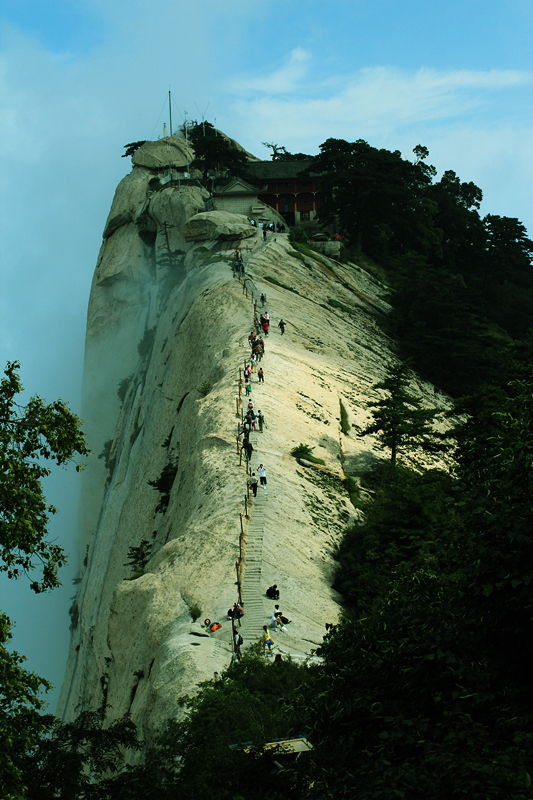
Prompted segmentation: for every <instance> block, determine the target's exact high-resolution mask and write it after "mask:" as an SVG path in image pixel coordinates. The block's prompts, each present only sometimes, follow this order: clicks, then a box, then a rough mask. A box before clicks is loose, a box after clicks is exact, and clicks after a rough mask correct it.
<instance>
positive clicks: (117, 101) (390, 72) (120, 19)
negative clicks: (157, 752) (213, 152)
mask: <svg viewBox="0 0 533 800" xmlns="http://www.w3.org/2000/svg"><path fill="white" fill-rule="evenodd" d="M0 33H1V51H0V59H1V60H0V65H1V67H0V68H1V75H2V78H1V83H0V91H1V93H2V103H1V112H0V115H1V116H0V125H1V128H2V148H1V150H0V192H1V194H0V202H1V209H0V210H1V223H0V224H1V228H0V248H1V251H0V255H1V259H2V266H1V293H0V356H1V360H2V362H5V361H6V360H14V359H19V360H20V361H21V362H22V375H23V379H24V383H25V385H26V388H27V390H28V393H29V394H35V393H38V394H40V395H41V396H43V397H45V398H47V399H49V400H52V399H54V398H55V397H59V396H61V397H62V398H63V399H65V400H67V401H68V402H70V404H71V406H72V408H73V409H74V410H79V395H80V382H81V371H82V365H83V342H84V332H85V315H86V309H87V301H88V296H89V290H90V284H91V278H92V273H93V270H94V266H95V263H96V257H97V254H98V250H99V247H100V243H101V233H102V230H103V226H104V223H105V219H106V216H107V213H108V211H109V207H110V205H111V201H112V198H113V193H114V190H115V187H116V185H117V183H118V182H119V180H120V179H121V178H122V177H123V176H124V174H125V173H126V172H128V171H129V169H130V165H129V160H128V161H127V160H126V159H121V158H120V156H121V154H122V152H123V149H122V148H123V145H124V144H126V143H127V142H131V141H136V140H138V139H146V138H157V137H158V136H161V135H162V133H163V122H164V121H166V122H167V123H168V113H167V111H166V107H165V100H166V97H167V92H168V90H169V88H171V90H172V93H173V98H174V104H175V105H174V111H173V122H174V125H175V124H176V123H179V122H181V116H180V114H183V112H184V111H185V110H187V112H188V116H189V118H191V117H193V118H194V117H196V118H199V117H200V112H203V111H204V109H205V108H206V106H207V105H208V104H209V109H208V113H207V118H208V119H209V120H210V121H214V119H215V118H216V125H217V127H219V128H221V129H222V130H224V131H225V132H226V133H227V134H228V135H230V136H232V137H233V138H235V139H237V140H238V141H239V142H240V143H241V144H242V145H244V146H245V147H246V148H247V149H248V150H249V151H251V152H253V153H254V154H256V155H258V156H261V157H265V158H266V157H268V154H267V151H266V150H265V148H263V147H262V144H261V142H262V141H274V142H277V143H278V144H282V145H284V146H285V147H287V148H288V149H289V150H291V151H293V152H299V151H303V152H308V153H316V152H318V147H319V145H320V143H321V142H323V141H324V140H325V139H326V138H328V137H330V136H332V137H336V138H344V139H348V140H350V141H353V140H355V139H359V138H362V139H366V140H367V141H368V142H369V143H370V144H371V145H374V146H378V147H387V148H389V149H391V150H396V149H398V150H400V151H401V152H402V154H403V155H404V157H410V156H411V151H412V149H413V147H414V146H415V145H417V144H418V143H420V144H423V145H425V146H427V147H428V148H429V151H430V158H429V161H430V163H432V164H434V165H435V166H436V168H437V170H438V172H439V174H441V173H442V172H443V171H444V170H445V169H453V170H455V172H457V174H458V175H459V176H460V177H461V179H462V180H465V181H474V183H476V184H477V185H478V186H480V187H481V189H482V190H483V194H484V201H483V206H482V213H491V214H500V215H502V216H510V217H518V218H519V219H520V220H522V222H524V224H525V225H526V226H527V227H528V229H529V233H530V236H531V235H533V200H532V197H533V192H532V191H531V186H532V185H533V136H532V133H533V131H532V129H533V120H532V111H531V105H532V104H531V100H532V88H533V65H532V53H533V35H532V33H533V5H532V4H531V2H529V0H527V2H526V0H508V2H500V3H488V2H487V1H486V0H462V2H457V0H449V2H446V3H442V2H439V3H428V2H427V0H426V2H418V1H417V2H412V1H411V2H410V1H409V0H405V2H403V3H400V2H398V0H372V2H370V0H330V2H329V3H328V4H324V3H323V2H318V1H317V0H300V2H295V0H262V2H258V1H257V0H247V1H246V2H245V0H226V1H225V2H224V3H220V2H214V0H203V2H201V3H190V2H188V3H185V2H183V1H182V0H172V2H171V1H170V0H159V2H157V3H147V2H145V0H143V1H142V2H141V0H112V2H109V0H42V1H41V2H39V0H4V3H3V5H2V9H1V12H0ZM198 109H199V110H200V112H199V111H198ZM162 110H163V113H162V115H161V116H160V114H161V111H162ZM49 496H50V500H51V502H53V503H54V504H55V505H57V506H59V508H60V509H61V512H60V514H59V515H58V517H57V518H56V519H55V520H54V525H53V528H52V535H53V536H57V537H58V538H59V539H60V540H61V541H63V542H65V546H66V547H67V549H68V550H69V551H70V553H71V565H70V566H69V568H68V569H66V570H65V573H64V587H63V588H62V589H61V590H59V591H57V592H55V593H52V594H50V595H48V596H46V597H43V596H40V597H37V598H33V597H32V596H31V595H30V592H29V589H28V588H27V586H25V585H23V584H18V585H16V586H12V585H7V584H6V583H5V581H4V582H0V592H1V595H2V596H1V599H0V608H2V609H4V610H6V611H8V613H9V614H10V616H11V617H12V618H13V619H14V620H15V621H16V622H17V628H16V629H15V646H16V648H17V649H18V650H20V651H21V652H23V653H26V654H27V655H28V657H29V661H28V665H29V667H30V668H31V669H35V670H36V671H37V672H39V673H40V674H42V675H43V676H44V677H47V678H49V679H51V680H52V681H53V682H54V683H56V684H59V683H60V682H61V679H62V673H63V667H64V660H65V657H66V647H67V642H68V622H69V619H68V615H67V609H68V606H69V603H70V597H71V595H72V594H74V590H73V587H72V583H71V578H72V577H73V576H74V575H75V572H76V569H77V558H78V554H77V544H76V537H75V527H76V499H77V481H76V476H72V475H68V474H66V475H65V474H63V473H61V474H59V475H56V476H54V478H53V479H52V481H51V482H50V487H49ZM54 703H55V699H54V698H53V699H52V705H53V704H54Z"/></svg>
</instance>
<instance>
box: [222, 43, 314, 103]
mask: <svg viewBox="0 0 533 800" xmlns="http://www.w3.org/2000/svg"><path fill="white" fill-rule="evenodd" d="M310 61H311V54H310V53H308V52H307V51H306V50H304V49H303V48H302V47H295V48H294V50H292V51H291V54H290V56H289V59H288V60H287V63H286V64H285V65H284V66H283V67H280V69H277V70H274V71H273V72H270V73H267V74H266V75H262V76H258V77H256V78H243V77H241V78H235V79H234V80H232V81H231V82H229V83H228V85H227V89H228V91H229V92H230V93H231V92H233V93H235V94H249V93H252V92H253V93H256V92H262V93H263V94H267V95H275V94H288V93H289V92H294V91H297V89H298V87H299V86H301V85H302V82H303V80H304V78H306V77H307V75H308V72H309V67H310Z"/></svg>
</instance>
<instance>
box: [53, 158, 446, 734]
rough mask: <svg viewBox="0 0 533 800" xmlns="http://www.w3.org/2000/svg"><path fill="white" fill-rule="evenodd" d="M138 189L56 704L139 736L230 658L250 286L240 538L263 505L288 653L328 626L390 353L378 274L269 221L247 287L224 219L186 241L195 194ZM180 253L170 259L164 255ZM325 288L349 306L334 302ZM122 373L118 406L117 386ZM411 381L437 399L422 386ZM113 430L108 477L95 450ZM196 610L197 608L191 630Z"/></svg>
mask: <svg viewBox="0 0 533 800" xmlns="http://www.w3.org/2000/svg"><path fill="white" fill-rule="evenodd" d="M138 152H140V151H138ZM135 155H137V154H135ZM143 163H146V162H143ZM143 182H144V177H143V178H142V180H141V178H139V181H138V182H137V178H132V179H131V180H130V181H128V182H126V184H124V182H122V183H123V184H124V186H125V187H126V189H124V187H123V189H121V191H125V192H126V191H127V194H128V201H127V203H126V201H125V200H124V202H123V201H122V200H120V197H119V199H118V200H117V198H116V204H117V207H116V209H115V210H116V213H115V218H118V217H119V210H118V209H121V208H128V212H127V214H126V212H124V214H125V216H124V217H123V218H124V219H126V217H128V215H129V217H128V221H127V222H124V223H123V224H122V225H121V226H119V227H118V228H115V230H114V231H113V232H112V233H111V234H110V235H109V236H108V237H107V238H106V240H105V242H104V244H103V246H102V251H101V253H100V255H99V258H98V263H97V268H96V272H95V277H94V281H93V287H92V290H91V298H90V302H89V313H88V326H87V343H86V360H85V378H84V411H83V414H82V416H83V417H84V429H85V430H86V431H87V433H88V437H89V446H90V447H91V449H92V451H93V453H94V455H93V457H92V459H91V462H90V464H89V467H88V469H87V471H86V473H85V474H84V477H83V490H82V503H81V514H80V521H81V538H82V542H83V546H82V547H80V551H81V552H82V555H83V554H84V553H85V546H87V547H88V551H87V559H86V563H85V564H82V565H81V574H82V582H81V584H80V586H79V592H78V598H77V603H78V608H79V622H78V625H77V627H76V628H75V629H74V630H73V632H72V640H71V649H70V656H69V661H68V664H67V670H66V675H65V680H64V684H63V688H62V693H61V698H60V703H59V708H58V713H59V714H60V715H61V716H62V717H63V719H72V718H74V717H75V716H76V715H77V714H78V713H79V712H80V711H81V710H83V709H86V708H96V707H99V706H101V704H102V701H103V697H104V694H106V696H107V704H108V716H109V718H116V717H119V716H121V715H122V714H124V713H125V712H126V711H130V712H131V714H132V717H133V719H134V721H135V722H136V723H137V724H138V725H139V728H140V733H141V735H142V736H146V737H147V738H148V739H150V738H151V737H153V736H154V735H155V734H156V733H157V731H159V730H161V728H162V726H163V725H164V723H165V721H166V719H168V718H169V717H171V716H176V715H178V714H179V713H180V711H179V708H178V705H177V698H178V697H179V696H180V695H183V694H184V693H190V692H194V691H195V689H196V686H197V684H198V683H199V682H200V681H202V680H205V679H208V678H212V677H213V674H214V673H215V672H220V671H221V670H223V669H224V668H225V666H227V665H228V663H229V662H230V659H231V647H230V638H231V626H230V624H229V621H228V620H227V619H226V611H227V609H228V608H229V607H230V606H231V605H232V604H233V602H234V601H235V600H236V598H237V587H236V585H235V581H236V571H235V564H236V561H237V559H238V557H239V533H240V520H241V515H244V497H245V493H246V474H245V470H244V466H241V465H240V463H239V456H238V450H237V445H236V431H237V422H238V419H240V415H239V417H237V416H236V409H237V407H238V406H237V402H238V382H239V369H240V368H241V367H242V366H243V364H244V362H245V361H246V359H247V358H248V356H249V346H248V342H247V337H248V334H249V333H250V330H251V327H252V323H253V318H254V306H253V304H252V298H251V293H252V292H253V296H254V299H255V300H256V301H257V300H258V297H259V295H260V294H261V293H262V292H263V293H265V294H266V296H267V304H266V306H265V307H264V309H263V310H264V311H266V310H268V311H269V312H270V315H271V332H270V335H269V336H268V338H267V339H266V353H265V357H264V359H263V362H262V366H263V368H264V371H265V382H264V384H259V383H257V381H256V379H255V378H254V382H253V388H252V399H253V401H254V403H255V406H256V409H258V408H261V410H262V411H263V412H264V414H265V417H266V422H267V427H266V429H265V430H264V432H263V433H262V434H257V435H256V437H255V438H256V440H257V444H256V452H255V453H254V455H253V458H252V462H251V463H252V467H253V468H257V466H258V465H259V462H260V461H261V462H262V463H263V464H264V465H265V467H266V470H267V478H268V486H267V489H268V496H261V498H260V499H261V502H260V503H259V501H255V502H254V501H253V500H252V501H251V506H250V507H251V513H250V519H249V520H247V519H245V518H244V517H243V524H244V530H245V533H246V531H247V530H248V527H249V526H253V525H254V509H255V510H256V514H255V520H256V521H257V520H258V519H259V518H261V520H262V523H261V524H262V526H263V528H262V530H263V534H262V555H261V575H260V581H261V584H262V587H263V590H264V589H266V587H267V586H269V585H270V584H272V583H277V584H278V587H279V588H280V591H281V601H282V604H283V609H284V613H285V614H287V615H288V616H289V618H290V619H292V620H293V621H292V623H291V625H290V626H288V631H287V633H286V634H283V635H281V634H279V635H276V645H277V647H278V648H279V650H280V651H281V652H284V653H287V654H291V655H293V656H294V657H296V658H304V657H306V655H307V654H309V653H310V652H311V651H312V649H313V648H314V647H316V646H317V645H318V644H319V643H320V641H321V639H322V635H323V633H324V625H325V623H326V622H334V621H335V620H336V619H337V617H338V614H339V599H340V598H339V597H338V596H337V594H336V593H335V592H334V591H333V590H332V588H331V580H332V573H333V567H334V562H333V559H332V552H333V548H334V546H335V543H336V542H337V541H338V537H339V535H340V533H341V532H342V530H343V528H344V526H345V525H346V524H347V523H349V522H350V521H352V520H353V519H354V518H356V517H357V514H356V512H355V509H354V508H353V507H352V505H351V503H350V500H349V497H348V495H347V493H346V492H345V491H344V489H343V488H342V485H341V484H340V480H341V478H342V477H343V474H344V472H351V473H353V474H357V473H360V472H361V471H362V470H364V469H365V468H366V467H367V466H368V465H369V464H371V463H372V462H373V461H374V460H375V459H376V458H379V457H382V456H383V454H382V453H381V452H380V451H379V448H377V447H376V446H375V443H374V442H373V441H372V440H371V439H370V438H365V439H358V438H357V436H356V432H357V428H358V427H360V426H363V425H364V424H365V423H366V421H367V420H368V419H369V415H368V412H367V410H366V408H365V403H366V401H367V400H369V399H370V398H371V397H372V390H371V386H372V384H373V383H375V382H376V381H377V380H379V379H381V378H383V377H384V375H385V373H386V370H387V367H388V364H389V363H390V362H391V361H393V360H394V356H393V355H391V352H390V351H389V349H388V340H387V338H386V336H384V334H383V333H382V331H381V330H380V328H379V326H378V325H377V323H376V315H378V314H382V313H384V312H386V311H387V306H386V304H385V303H384V302H383V300H381V299H380V295H381V294H382V293H383V287H381V286H380V285H378V284H376V282H375V281H374V280H373V279H372V278H371V277H370V276H369V275H368V274H367V273H365V272H364V271H363V270H361V269H359V268H358V267H357V266H355V265H351V266H346V265H340V264H339V263H337V262H333V261H330V260H328V259H327V258H325V257H324V256H319V255H318V254H317V256H316V258H315V257H313V258H310V257H302V258H300V257H298V256H297V255H296V254H295V252H294V250H293V249H292V247H291V245H290V244H289V243H288V241H287V237H286V236H285V235H280V234H277V235H276V234H269V235H268V237H267V241H266V242H263V240H262V235H261V233H262V232H259V231H253V236H252V237H251V238H246V239H244V240H242V241H241V246H242V250H243V253H244V259H245V264H246V272H247V275H248V277H247V289H245V288H244V287H243V286H242V284H241V283H240V282H239V281H238V280H237V279H236V278H234V277H233V276H232V270H231V266H230V263H231V254H232V252H233V250H234V248H235V246H236V242H235V241H230V242H228V243H227V244H226V243H224V241H223V240H221V239H220V238H219V237H218V235H216V231H217V230H218V229H219V227H220V225H221V224H222V223H221V222H219V223H217V224H214V225H213V226H212V228H211V230H212V231H213V233H212V236H213V237H214V238H213V239H211V240H205V241H204V246H202V247H197V246H195V245H192V244H191V243H189V242H188V241H187V237H186V236H185V235H184V231H186V230H187V225H188V224H189V222H188V221H189V220H191V218H193V217H195V215H196V216H204V215H202V214H199V215H198V214H197V211H198V209H199V208H200V207H201V205H202V202H203V197H204V195H203V190H201V189H199V188H193V187H187V188H182V189H179V190H178V189H175V188H174V189H171V188H167V189H164V190H162V191H160V192H157V193H156V194H155V195H151V196H150V197H148V198H147V197H146V196H143V193H142V191H141V190H140V188H139V186H140V184H141V183H143ZM121 186H122V184H121ZM130 186H131V187H132V189H131V191H130V189H129V188H128V187H130ZM133 187H134V188H133ZM118 195H119V193H118V192H117V196H118ZM133 198H136V199H135V203H137V204H138V206H137V208H135V203H134V202H133ZM121 203H122V205H121ZM114 206H115V201H114ZM120 213H122V212H120ZM110 216H111V215H110ZM134 219H135V220H137V224H136V223H135V222H134V221H133V220H134ZM227 222H228V221H227V220H226V221H225V223H224V224H227ZM230 224H233V223H230ZM235 224H239V223H235ZM108 225H109V222H108ZM252 230H253V229H252ZM237 244H238V242H237ZM206 247H207V249H206ZM178 250H179V251H182V252H181V253H178V254H177V255H175V256H173V258H174V262H175V263H174V264H173V266H172V267H169V266H168V264H167V265H165V264H163V263H162V262H164V260H165V254H168V253H169V252H172V253H174V252H175V251H178ZM247 293H248V296H247ZM331 299H333V300H337V301H340V302H341V303H342V304H343V305H344V306H346V307H348V308H350V309H351V313H347V312H346V311H342V310H339V309H338V308H333V307H332V306H331V305H329V304H328V300H331ZM281 317H283V319H284V320H285V321H286V323H287V327H286V332H285V335H284V336H282V335H281V333H280V330H279V328H278V327H277V323H278V321H279V319H280V318H281ZM147 331H150V332H151V336H147V335H146V332H147ZM143 337H144V341H145V347H144V349H142V348H141V351H142V354H141V355H140V354H139V351H138V347H137V346H138V344H139V342H140V340H141V339H143ZM130 375H131V380H130V381H129V384H128V389H127V393H126V394H125V398H124V402H123V403H122V405H121V403H120V402H119V399H118V397H117V386H118V383H119V381H120V380H121V379H123V378H125V377H126V376H130ZM204 383H207V384H209V385H210V386H211V389H210V391H209V392H208V393H207V394H206V395H205V396H203V395H202V393H200V392H199V391H198V387H199V386H201V385H202V384H204ZM413 388H414V389H415V390H417V391H419V392H420V393H422V395H424V396H425V397H427V402H428V404H431V403H434V402H435V399H434V397H433V389H432V387H430V386H429V385H425V384H420V385H419V386H418V387H413ZM341 400H342V402H343V403H344V405H345V406H346V408H347V409H348V414H349V421H350V424H351V425H352V426H353V427H352V430H351V431H350V434H349V435H348V436H346V435H344V434H342V433H341V431H340V421H339V420H340V401H341ZM110 439H112V446H111V450H110V453H109V461H110V462H112V463H110V464H109V466H110V469H107V470H106V468H105V465H104V459H98V458H97V456H98V454H99V453H101V452H102V448H103V445H104V442H105V441H106V440H110ZM300 442H302V443H305V444H309V445H311V446H313V447H314V448H315V450H314V455H315V456H318V457H320V458H322V459H324V461H325V462H326V468H325V469H322V470H317V469H315V468H314V467H312V466H308V465H299V464H298V463H297V462H296V461H295V459H294V458H292V457H291V455H290V450H291V449H292V448H293V447H294V446H295V445H298V444H299V443H300ZM170 463H173V464H175V465H176V467H177V472H176V477H175V480H174V482H173V484H172V488H171V491H170V496H169V505H168V508H167V509H166V512H165V513H161V512H157V511H156V507H157V505H158V501H159V499H160V494H159V492H158V491H156V490H155V489H154V488H153V487H152V486H150V485H149V484H148V481H155V480H157V479H158V477H159V476H160V475H161V473H162V470H163V468H164V467H165V466H167V465H168V464H170ZM113 465H114V466H113ZM260 491H261V490H260ZM259 506H261V511H260V514H259V510H258V509H259ZM250 530H251V529H250ZM143 540H148V541H149V542H152V543H153V550H152V553H153V554H152V557H151V558H150V560H149V562H148V564H147V567H146V570H145V574H144V575H142V577H139V578H137V579H136V580H126V578H127V577H128V576H130V575H131V573H132V569H131V567H127V566H124V564H125V562H126V561H127V560H128V551H129V548H130V547H137V546H139V545H140V543H141V542H142V541H143ZM249 557H250V554H249ZM244 577H245V578H246V569H245V571H244ZM261 604H262V608H263V610H264V623H265V624H266V623H267V621H268V619H269V618H270V615H271V613H272V605H273V604H272V603H271V602H270V601H269V600H268V599H267V598H266V597H264V596H262V597H259V598H258V607H259V609H261ZM192 606H199V608H200V609H201V617H200V620H198V622H196V623H193V621H192V619H191V614H190V610H189V609H190V608H191V607H192ZM260 613H261V612H260V611H259V615H260ZM205 616H209V617H210V618H211V620H215V619H218V620H220V621H221V622H222V629H221V630H220V631H218V632H217V633H216V634H214V635H212V636H210V637H203V636H198V635H195V634H198V633H200V632H201V628H199V623H200V622H201V620H203V618H204V617H205ZM243 627H244V628H245V627H246V614H245V618H244V626H243Z"/></svg>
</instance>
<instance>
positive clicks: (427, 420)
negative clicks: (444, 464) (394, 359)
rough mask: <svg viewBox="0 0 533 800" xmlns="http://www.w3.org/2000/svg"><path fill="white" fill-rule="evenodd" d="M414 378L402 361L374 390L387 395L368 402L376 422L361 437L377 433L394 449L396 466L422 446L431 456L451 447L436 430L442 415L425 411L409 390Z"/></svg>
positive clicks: (393, 455) (383, 441) (389, 447)
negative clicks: (404, 455)
mask: <svg viewBox="0 0 533 800" xmlns="http://www.w3.org/2000/svg"><path fill="white" fill-rule="evenodd" d="M411 378H412V372H411V369H410V368H409V366H408V365H407V364H405V363H402V362H400V363H398V364H396V365H395V366H393V367H392V368H391V370H390V373H389V375H388V376H387V377H386V378H385V380H383V381H379V382H378V383H375V384H374V385H373V387H372V388H373V389H374V390H377V391H381V392H386V393H387V396H386V397H384V398H383V399H382V400H376V401H373V402H371V403H367V408H371V409H373V410H372V412H371V413H372V417H373V421H372V422H371V424H370V425H368V426H367V427H366V428H365V429H364V430H363V431H361V433H360V434H359V435H360V436H367V435H368V434H377V435H378V438H379V440H380V442H381V444H382V445H383V446H384V447H386V448H388V449H389V450H390V453H391V464H393V465H394V464H395V463H396V456H397V455H398V453H399V452H401V451H402V450H404V451H405V450H414V448H415V447H420V448H422V450H424V451H425V452H428V453H440V452H443V451H444V450H446V449H448V447H449V444H446V443H445V442H444V438H445V437H444V436H442V435H441V434H439V433H438V432H437V431H436V430H435V429H434V427H433V423H434V422H435V420H438V419H439V418H440V416H441V415H440V414H439V412H437V411H436V410H435V409H434V408H422V406H421V403H420V400H419V399H418V398H417V397H415V396H414V395H413V394H411V393H410V392H409V391H408V389H409V384H410V383H411Z"/></svg>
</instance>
